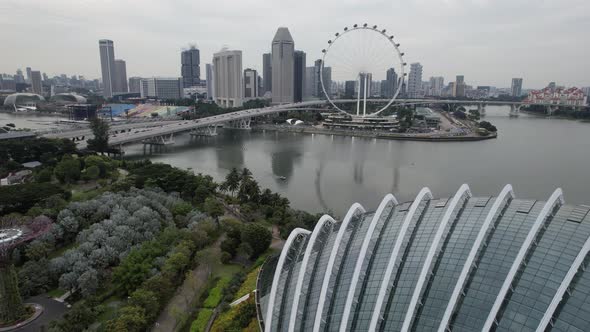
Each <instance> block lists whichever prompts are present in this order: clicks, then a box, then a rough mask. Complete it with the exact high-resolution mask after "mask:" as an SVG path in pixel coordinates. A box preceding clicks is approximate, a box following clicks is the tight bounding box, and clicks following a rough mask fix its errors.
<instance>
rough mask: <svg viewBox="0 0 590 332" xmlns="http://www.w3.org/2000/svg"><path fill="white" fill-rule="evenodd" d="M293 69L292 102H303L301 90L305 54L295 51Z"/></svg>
mask: <svg viewBox="0 0 590 332" xmlns="http://www.w3.org/2000/svg"><path fill="white" fill-rule="evenodd" d="M294 63H295V67H294V69H293V71H294V72H293V77H294V82H293V84H294V92H293V94H294V96H293V98H294V101H295V102H300V101H303V89H304V88H305V52H303V51H295V59H294Z"/></svg>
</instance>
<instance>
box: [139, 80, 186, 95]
mask: <svg viewBox="0 0 590 332" xmlns="http://www.w3.org/2000/svg"><path fill="white" fill-rule="evenodd" d="M182 91H183V87H182V79H181V78H176V77H172V78H167V77H152V78H144V79H142V80H141V97H142V98H157V99H161V100H164V99H181V98H182V97H183V93H182Z"/></svg>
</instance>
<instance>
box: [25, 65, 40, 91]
mask: <svg viewBox="0 0 590 332" xmlns="http://www.w3.org/2000/svg"><path fill="white" fill-rule="evenodd" d="M29 69H30V68H29ZM28 75H30V76H29V79H30V82H31V92H32V93H36V94H38V95H43V86H42V84H41V72H40V71H38V70H31V71H30V72H29V73H28Z"/></svg>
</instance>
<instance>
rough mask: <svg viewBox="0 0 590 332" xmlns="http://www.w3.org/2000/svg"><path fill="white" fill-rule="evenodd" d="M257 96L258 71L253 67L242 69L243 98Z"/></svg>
mask: <svg viewBox="0 0 590 332" xmlns="http://www.w3.org/2000/svg"><path fill="white" fill-rule="evenodd" d="M256 97H258V73H257V72H256V70H254V69H250V68H246V69H245V70H244V98H247V99H253V98H256Z"/></svg>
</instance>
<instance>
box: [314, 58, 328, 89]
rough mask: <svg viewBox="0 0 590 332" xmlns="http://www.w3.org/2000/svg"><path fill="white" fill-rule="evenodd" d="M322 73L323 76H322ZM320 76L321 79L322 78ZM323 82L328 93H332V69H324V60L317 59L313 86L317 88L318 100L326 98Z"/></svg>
mask: <svg viewBox="0 0 590 332" xmlns="http://www.w3.org/2000/svg"><path fill="white" fill-rule="evenodd" d="M320 72H321V74H320ZM320 75H322V76H321V78H320ZM322 81H323V82H324V87H325V88H326V93H327V94H331V93H332V68H330V67H323V69H322V59H317V60H316V61H315V62H314V80H313V84H314V86H315V89H314V90H315V91H314V97H317V98H325V94H324V90H323V88H322Z"/></svg>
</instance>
